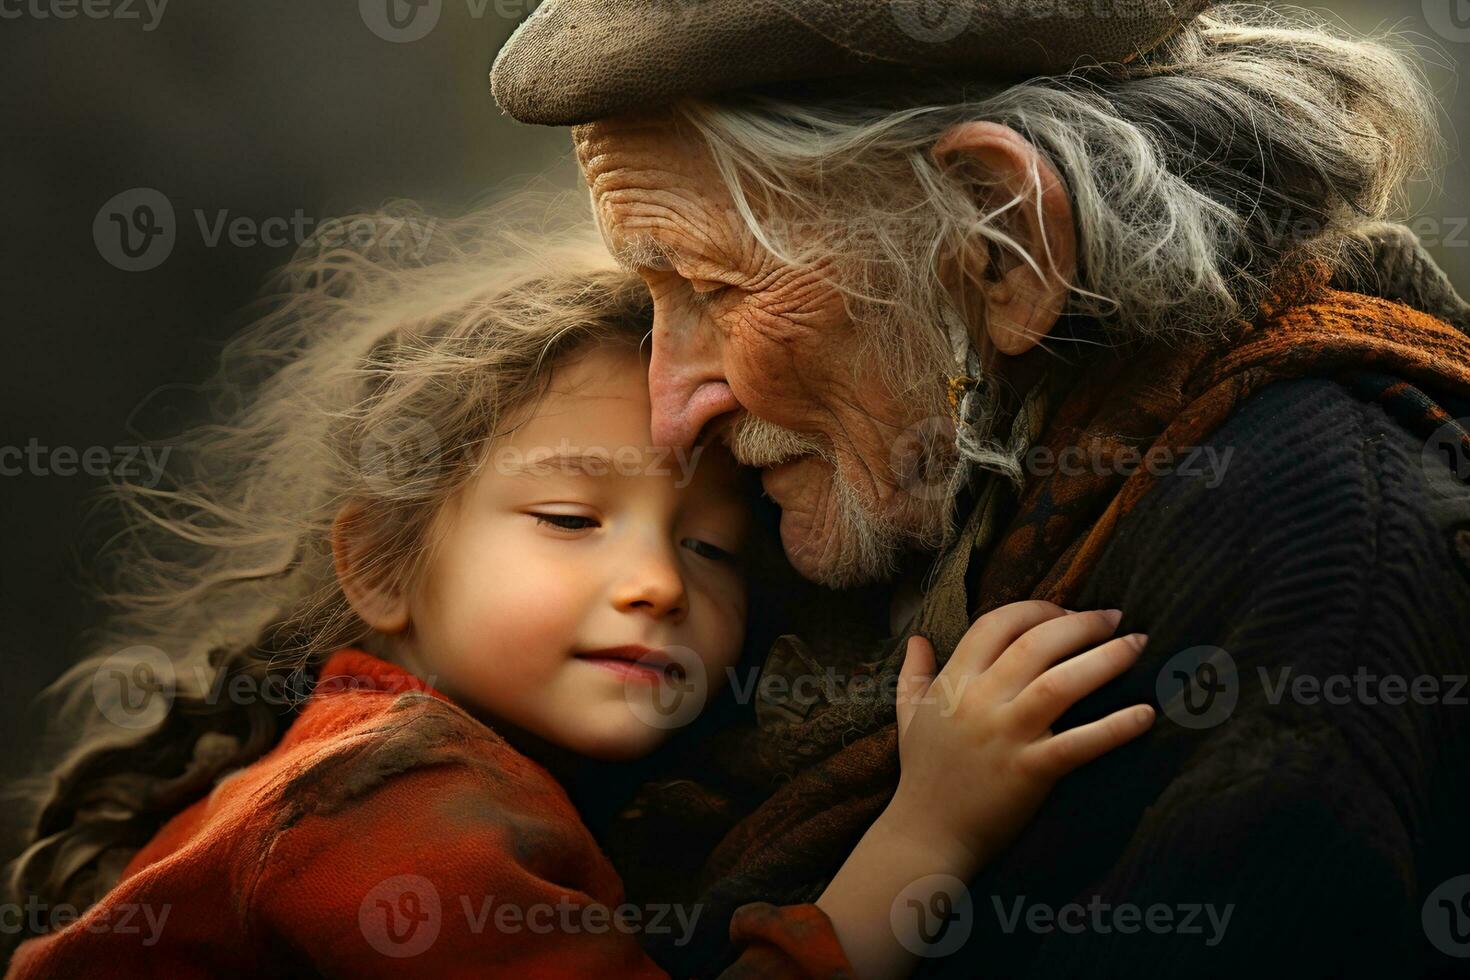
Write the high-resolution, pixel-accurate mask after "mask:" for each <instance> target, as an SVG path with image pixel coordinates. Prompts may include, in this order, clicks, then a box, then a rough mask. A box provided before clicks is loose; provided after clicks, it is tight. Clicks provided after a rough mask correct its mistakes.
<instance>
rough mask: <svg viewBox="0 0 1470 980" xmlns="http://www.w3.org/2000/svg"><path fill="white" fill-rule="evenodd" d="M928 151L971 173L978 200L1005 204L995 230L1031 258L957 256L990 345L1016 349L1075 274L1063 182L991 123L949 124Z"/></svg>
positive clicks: (1004, 253)
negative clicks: (982, 192) (981, 191)
mask: <svg viewBox="0 0 1470 980" xmlns="http://www.w3.org/2000/svg"><path fill="white" fill-rule="evenodd" d="M933 152H934V158H935V160H937V161H938V162H939V164H940V166H942V167H944V168H945V169H953V168H965V169H966V170H968V171H972V172H975V173H976V174H977V185H978V186H982V187H984V188H986V190H987V193H986V196H985V200H983V201H980V202H979V203H980V206H981V207H982V208H983V209H985V210H986V211H998V210H1000V209H1002V208H1004V209H1005V213H1004V215H1002V216H1000V217H999V218H998V219H997V220H999V221H1001V222H1003V224H1002V230H1003V231H1004V232H1005V234H1006V235H1008V236H1009V237H1010V238H1011V240H1012V241H1014V242H1015V244H1016V245H1017V246H1019V247H1020V248H1021V249H1023V250H1024V251H1025V253H1026V254H1027V255H1029V256H1031V258H1032V259H1033V260H1034V261H1035V263H1036V264H1035V267H1033V266H1032V265H1031V264H1030V263H1028V262H1026V261H1024V260H1023V259H1021V258H1020V257H1019V256H1017V255H1016V254H1015V252H1014V251H1013V250H1011V249H1008V248H1007V249H986V248H979V249H971V250H969V251H968V252H967V254H965V255H963V256H959V257H958V260H957V264H958V265H959V266H960V268H958V269H957V270H956V271H957V272H958V277H959V283H958V285H959V288H960V289H962V290H964V291H966V292H978V293H979V297H980V299H981V300H982V301H983V303H984V307H983V308H984V310H985V331H986V334H987V335H988V336H989V338H990V341H991V343H992V344H994V345H995V348H996V350H998V351H1000V352H1001V353H1002V354H1011V355H1016V354H1024V353H1025V352H1026V351H1028V350H1030V349H1031V348H1032V347H1034V346H1036V344H1037V343H1039V342H1040V341H1041V340H1042V339H1043V338H1045V337H1046V335H1047V334H1048V333H1050V332H1051V329H1052V328H1053V327H1054V326H1056V322H1057V319H1058V318H1059V317H1060V316H1061V315H1062V310H1063V308H1065V306H1066V303H1067V295H1068V292H1069V288H1068V287H1069V286H1070V285H1071V283H1072V280H1073V279H1074V278H1075V276H1076V274H1077V227H1076V224H1075V219H1074V216H1073V213H1072V202H1071V199H1070V198H1069V197H1068V196H1067V188H1066V185H1064V184H1063V183H1062V178H1061V175H1060V174H1058V173H1057V170H1056V168H1055V167H1053V166H1052V165H1051V162H1050V161H1049V160H1047V159H1046V157H1045V156H1044V155H1043V154H1042V153H1041V151H1040V150H1038V149H1037V148H1036V147H1035V146H1034V145H1032V144H1031V143H1030V142H1029V141H1028V140H1027V139H1026V138H1025V137H1024V136H1022V135H1021V134H1020V133H1018V132H1016V131H1015V130H1014V129H1011V128H1010V127H1009V126H1002V125H1000V124H999V123H991V122H969V123H961V124H960V125H958V126H953V127H951V128H950V129H948V130H946V131H945V133H944V135H943V136H941V137H940V138H939V141H938V142H937V143H935V144H934V150H933ZM1012 202H1015V203H1014V205H1012ZM1038 269H1039V270H1040V274H1039V275H1038Z"/></svg>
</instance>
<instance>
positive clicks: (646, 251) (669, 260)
mask: <svg viewBox="0 0 1470 980" xmlns="http://www.w3.org/2000/svg"><path fill="white" fill-rule="evenodd" d="M675 255H676V252H675V251H674V249H672V248H670V247H669V246H668V245H665V244H664V243H663V242H661V241H659V240H658V239H656V238H654V237H653V236H651V235H633V236H631V237H629V238H625V239H623V240H622V241H621V242H619V243H618V245H617V247H616V248H614V249H613V258H614V259H615V260H617V263H618V265H620V266H622V267H623V269H624V270H626V271H628V272H633V273H636V272H638V271H639V270H641V269H657V270H660V271H665V270H668V269H671V268H672V267H673V264H674V262H673V260H674V256H675Z"/></svg>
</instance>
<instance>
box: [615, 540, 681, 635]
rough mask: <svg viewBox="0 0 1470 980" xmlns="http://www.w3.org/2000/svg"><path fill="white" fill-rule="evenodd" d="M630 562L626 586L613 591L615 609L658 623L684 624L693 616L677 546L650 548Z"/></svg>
mask: <svg viewBox="0 0 1470 980" xmlns="http://www.w3.org/2000/svg"><path fill="white" fill-rule="evenodd" d="M629 559H630V560H629V563H628V565H627V566H626V568H625V571H624V578H623V580H622V582H621V583H620V584H619V585H618V587H617V588H616V589H614V590H613V606H614V607H615V608H616V609H617V610H618V611H619V612H625V613H644V614H646V615H648V616H651V617H652V618H653V619H654V620H656V621H663V620H668V621H670V622H672V623H680V622H683V621H684V617H685V616H687V615H688V614H689V595H688V592H687V591H686V589H685V588H684V576H683V574H682V573H681V571H680V568H679V558H678V555H677V554H676V553H675V551H674V546H673V545H671V544H662V543H659V544H650V546H649V547H647V548H644V549H642V550H641V552H640V553H639V554H638V555H636V556H633V555H630V556H629Z"/></svg>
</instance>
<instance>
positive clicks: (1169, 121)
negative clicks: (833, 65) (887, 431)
mask: <svg viewBox="0 0 1470 980" xmlns="http://www.w3.org/2000/svg"><path fill="white" fill-rule="evenodd" d="M1433 106H1434V103H1433V101H1432V98H1431V97H1430V94H1429V92H1428V88H1427V85H1426V84H1425V81H1424V79H1423V77H1422V75H1421V73H1420V72H1419V71H1418V69H1417V68H1416V67H1415V66H1414V63H1413V61H1412V60H1411V59H1410V58H1409V57H1407V56H1406V55H1405V54H1403V53H1401V52H1400V51H1399V50H1397V49H1396V46H1394V45H1391V44H1389V43H1387V42H1386V41H1384V40H1383V39H1377V40H1371V39H1363V38H1354V37H1349V36H1347V35H1345V34H1344V33H1343V32H1342V31H1341V29H1339V28H1336V27H1335V26H1329V25H1328V24H1326V23H1325V22H1323V21H1320V20H1317V19H1313V18H1312V17H1310V15H1308V14H1306V13H1304V12H1301V11H1294V12H1291V13H1289V14H1288V13H1274V12H1271V11H1268V10H1265V9H1264V8H1261V7H1258V6H1254V5H1228V6H1224V7H1220V8H1218V9H1216V10H1215V11H1214V13H1213V14H1211V15H1210V16H1206V17H1201V18H1200V19H1199V20H1198V21H1197V22H1196V23H1195V24H1194V25H1192V26H1191V27H1189V28H1187V29H1186V30H1185V31H1183V32H1182V33H1181V34H1179V35H1178V36H1177V37H1175V38H1173V39H1172V40H1170V41H1169V42H1167V43H1166V44H1164V45H1163V46H1162V47H1160V48H1159V49H1158V50H1156V51H1154V52H1152V53H1150V54H1149V55H1147V56H1146V57H1143V58H1140V59H1138V60H1136V61H1134V62H1132V63H1130V64H1127V65H1108V66H1101V67H1096V66H1094V67H1091V68H1079V69H1078V70H1076V71H1073V72H1072V73H1070V74H1067V75H1063V76H1059V77H1048V78H1038V79H1034V80H1031V81H1028V82H1025V83H1022V84H1017V85H1013V86H1009V87H999V86H996V85H994V84H981V83H976V82H973V81H964V80H954V79H949V80H942V81H928V82H920V81H903V82H893V81H891V80H890V81H888V82H886V83H882V84H873V83H854V82H851V81H849V82H844V83H841V84H839V85H831V86H823V85H815V86H810V87H808V89H807V90H806V91H805V92H804V93H803V94H802V95H801V96H799V97H797V96H794V95H791V94H789V93H783V94H779V95H778V94H774V93H772V92H767V93H763V94H748V93H747V94H742V95H735V96H727V97H723V98H721V99H718V100H693V101H686V102H684V103H681V104H680V106H679V114H680V116H681V118H682V119H684V120H685V121H687V123H688V124H690V125H691V126H692V127H693V128H694V129H695V130H696V131H697V133H698V134H699V136H700V137H701V138H702V140H703V141H704V142H705V143H706V144H707V146H708V148H709V150H710V153H711V155H712V157H713V160H714V162H715V164H716V166H717V167H718V169H719V172H720V173H721V175H722V177H723V180H724V182H725V183H726V184H727V186H728V188H729V190H730V192H731V194H732V195H733V197H734V200H735V203H736V207H737V210H738V213H739V215H740V219H741V220H743V222H744V223H745V224H746V225H747V226H748V227H749V228H750V229H751V231H752V232H753V233H754V234H755V235H756V237H757V238H758V239H759V241H760V242H761V243H762V244H763V245H765V246H766V247H767V248H769V249H770V250H771V251H772V252H773V253H775V254H776V255H777V256H778V257H780V258H782V259H784V260H786V261H790V262H794V263H809V262H816V261H818V260H819V259H825V260H826V261H827V262H829V263H832V265H833V268H834V274H833V280H834V285H835V286H836V287H837V288H839V289H840V290H841V291H842V292H843V294H844V296H845V298H846V299H847V301H848V304H849V309H850V311H851V312H852V314H853V318H854V321H855V322H856V323H857V324H859V325H860V327H863V328H865V329H863V330H862V331H861V333H862V336H861V337H860V338H859V343H861V344H864V345H866V346H867V352H868V353H870V354H872V355H873V356H868V357H863V358H860V361H861V362H862V363H863V366H864V369H866V370H873V369H874V368H877V370H879V371H880V372H882V373H883V374H884V376H885V380H886V381H887V382H888V383H889V384H891V385H892V386H893V387H894V390H895V391H899V392H909V393H912V394H914V395H918V394H919V392H918V389H919V388H921V387H923V388H931V390H932V385H933V383H934V372H935V371H936V370H941V371H942V370H945V369H946V368H947V367H948V366H949V364H951V363H952V358H951V356H950V350H949V345H948V343H947V341H946V339H945V331H944V330H943V329H939V328H940V327H941V326H942V325H945V324H948V323H951V322H953V319H954V318H955V317H959V318H961V319H962V321H963V327H964V329H967V330H968V331H969V333H970V335H971V336H978V335H979V334H980V326H981V325H982V323H983V319H982V317H983V312H980V311H972V310H966V309H965V308H964V306H963V304H964V300H963V297H958V296H956V295H955V291H954V290H953V289H952V287H948V286H946V285H945V283H944V282H942V281H941V267H942V262H943V261H944V260H946V259H948V258H953V257H963V256H966V255H968V254H973V253H975V252H976V250H979V251H980V254H981V255H989V256H992V257H994V256H997V255H1001V254H1005V253H1010V254H1012V255H1014V256H1016V257H1017V258H1019V260H1021V261H1024V262H1027V263H1028V264H1030V265H1031V266H1032V267H1033V268H1035V269H1036V270H1037V272H1038V273H1039V274H1040V273H1041V272H1042V267H1043V266H1044V265H1046V264H1047V263H1048V262H1049V257H1048V256H1045V255H1028V254H1024V251H1023V250H1022V249H1021V248H1020V246H1019V245H1018V243H1017V241H1016V239H1015V238H1014V237H1013V235H1012V233H1011V232H1010V230H1009V229H1010V228H1011V227H1012V225H1011V222H1010V213H1011V212H1012V211H1013V210H1014V209H1015V208H1016V206H1017V205H1019V204H1021V203H1022V201H1021V200H1019V199H1014V200H996V199H995V195H994V194H993V193H990V192H989V190H988V189H987V187H986V186H985V183H984V181H985V175H984V174H983V173H980V172H979V171H978V170H976V169H974V168H964V167H959V168H953V167H951V168H946V167H944V166H942V165H941V163H940V162H938V161H937V160H936V159H935V158H934V157H933V156H932V155H931V150H932V148H933V146H934V144H935V142H936V140H937V139H938V138H939V136H940V135H941V134H942V133H943V132H944V131H945V130H946V129H948V128H949V127H951V126H954V125H957V124H960V123H965V122H970V121H975V120H987V121H992V122H997V123H1001V124H1005V125H1008V126H1010V127H1011V128H1013V129H1015V130H1017V131H1018V132H1019V133H1021V134H1022V135H1024V136H1025V137H1026V138H1027V139H1029V140H1030V141H1031V142H1032V143H1033V144H1034V145H1035V146H1036V147H1038V148H1039V150H1040V151H1041V153H1042V154H1043V155H1044V156H1045V157H1046V158H1047V159H1049V160H1050V161H1051V162H1052V164H1053V165H1054V166H1055V167H1056V168H1057V170H1058V171H1059V172H1060V173H1061V175H1062V177H1063V180H1064V182H1065V183H1066V185H1067V187H1068V190H1069V192H1070V195H1071V201H1072V207H1073V210H1074V214H1075V218H1076V225H1077V233H1078V258H1079V262H1078V270H1077V274H1076V277H1075V279H1074V280H1073V281H1072V282H1071V283H1070V287H1071V297H1070V303H1069V306H1068V309H1067V312H1068V313H1071V314H1076V315H1081V316H1086V317H1091V318H1093V319H1095V320H1096V321H1097V322H1098V323H1099V324H1100V325H1101V326H1102V328H1103V329H1104V330H1105V331H1106V333H1107V335H1108V336H1110V337H1112V338H1113V339H1114V340H1124V339H1129V338H1140V337H1164V338H1167V337H1169V336H1178V335H1181V334H1209V333H1217V332H1219V331H1221V330H1223V329H1225V328H1226V327H1227V326H1228V325H1229V324H1230V323H1232V322H1233V321H1235V320H1237V319H1238V318H1240V317H1241V316H1242V315H1244V314H1246V313H1247V311H1250V310H1252V309H1254V308H1255V306H1256V305H1257V303H1258V302H1259V300H1260V299H1261V297H1262V296H1263V294H1264V291H1265V289H1266V287H1267V285H1268V283H1269V279H1270V276H1271V274H1272V271H1273V270H1274V269H1275V268H1276V267H1277V266H1279V265H1280V264H1281V263H1282V261H1283V260H1285V259H1288V258H1307V257H1316V258H1323V259H1326V260H1328V261H1329V262H1331V263H1336V262H1337V261H1338V257H1339V250H1340V248H1341V246H1342V243H1343V242H1344V241H1345V240H1346V239H1347V238H1348V236H1350V235H1351V234H1353V232H1354V231H1355V230H1356V229H1358V228H1361V227H1362V226H1363V225H1365V224H1367V223H1370V222H1373V221H1376V220H1380V219H1382V218H1384V217H1385V216H1388V215H1389V213H1390V211H1391V210H1392V209H1393V208H1394V206H1395V204H1396V203H1397V202H1398V201H1399V200H1401V193H1402V191H1403V189H1404V187H1405V184H1406V182H1407V181H1408V179H1409V178H1410V177H1412V176H1414V175H1416V174H1420V173H1424V172H1426V171H1428V169H1429V167H1430V164H1431V162H1432V160H1433V159H1434V156H1435V150H1436V149H1437V146H1438V136H1437V131H1436V118H1435V112H1434V108H1433ZM1037 186H1038V188H1039V186H1040V184H1039V180H1038V181H1037Z"/></svg>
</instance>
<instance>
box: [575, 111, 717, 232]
mask: <svg viewBox="0 0 1470 980" xmlns="http://www.w3.org/2000/svg"><path fill="white" fill-rule="evenodd" d="M572 142H573V146H574V148H575V150H576V154H577V163H578V165H579V166H580V168H581V170H582V176H583V178H584V179H585V180H586V182H587V187H588V189H589V190H590V191H591V192H592V203H593V207H594V209H595V212H596V216H597V222H598V225H599V226H600V227H601V228H602V231H603V236H604V238H606V239H608V245H609V247H610V248H612V250H613V253H614V254H615V255H621V253H623V252H625V251H627V250H628V249H635V250H639V254H635V255H630V256H629V257H630V258H633V259H650V258H654V257H655V256H653V255H651V254H647V253H648V251H649V249H650V248H657V246H656V245H655V242H656V240H658V239H660V238H663V237H665V236H663V235H659V234H657V233H655V234H652V235H650V234H646V232H648V231H650V230H652V231H655V232H656V231H657V229H658V227H659V226H660V224H670V225H675V226H677V225H678V224H679V223H680V222H681V221H687V220H692V219H696V218H697V217H699V216H700V215H701V214H708V213H716V212H720V211H723V210H726V209H727V208H728V206H729V204H730V195H729V193H728V191H727V190H726V188H725V185H724V182H723V180H722V178H721V177H720V173H719V170H718V169H717V168H716V167H715V164H714V161H713V160H712V159H711V157H710V155H709V151H708V150H707V149H706V147H705V145H704V143H703V141H702V140H701V138H700V137H699V135H698V134H697V133H696V132H694V130H693V129H692V128H691V127H689V126H688V125H687V124H684V123H681V122H680V121H679V119H678V118H677V117H676V116H675V115H674V114H673V113H672V112H671V111H669V110H667V109H661V110H657V111H653V112H648V113H639V114H634V115H624V116H617V117H614V118H611V119H604V120H598V121H597V122H593V123H587V124H585V125H581V126H575V127H573V128H572ZM629 218H637V219H638V220H637V224H638V225H639V226H640V229H641V232H640V233H637V234H635V233H632V232H631V231H629V230H628V229H627V225H628V224H629V221H628V219H629Z"/></svg>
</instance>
